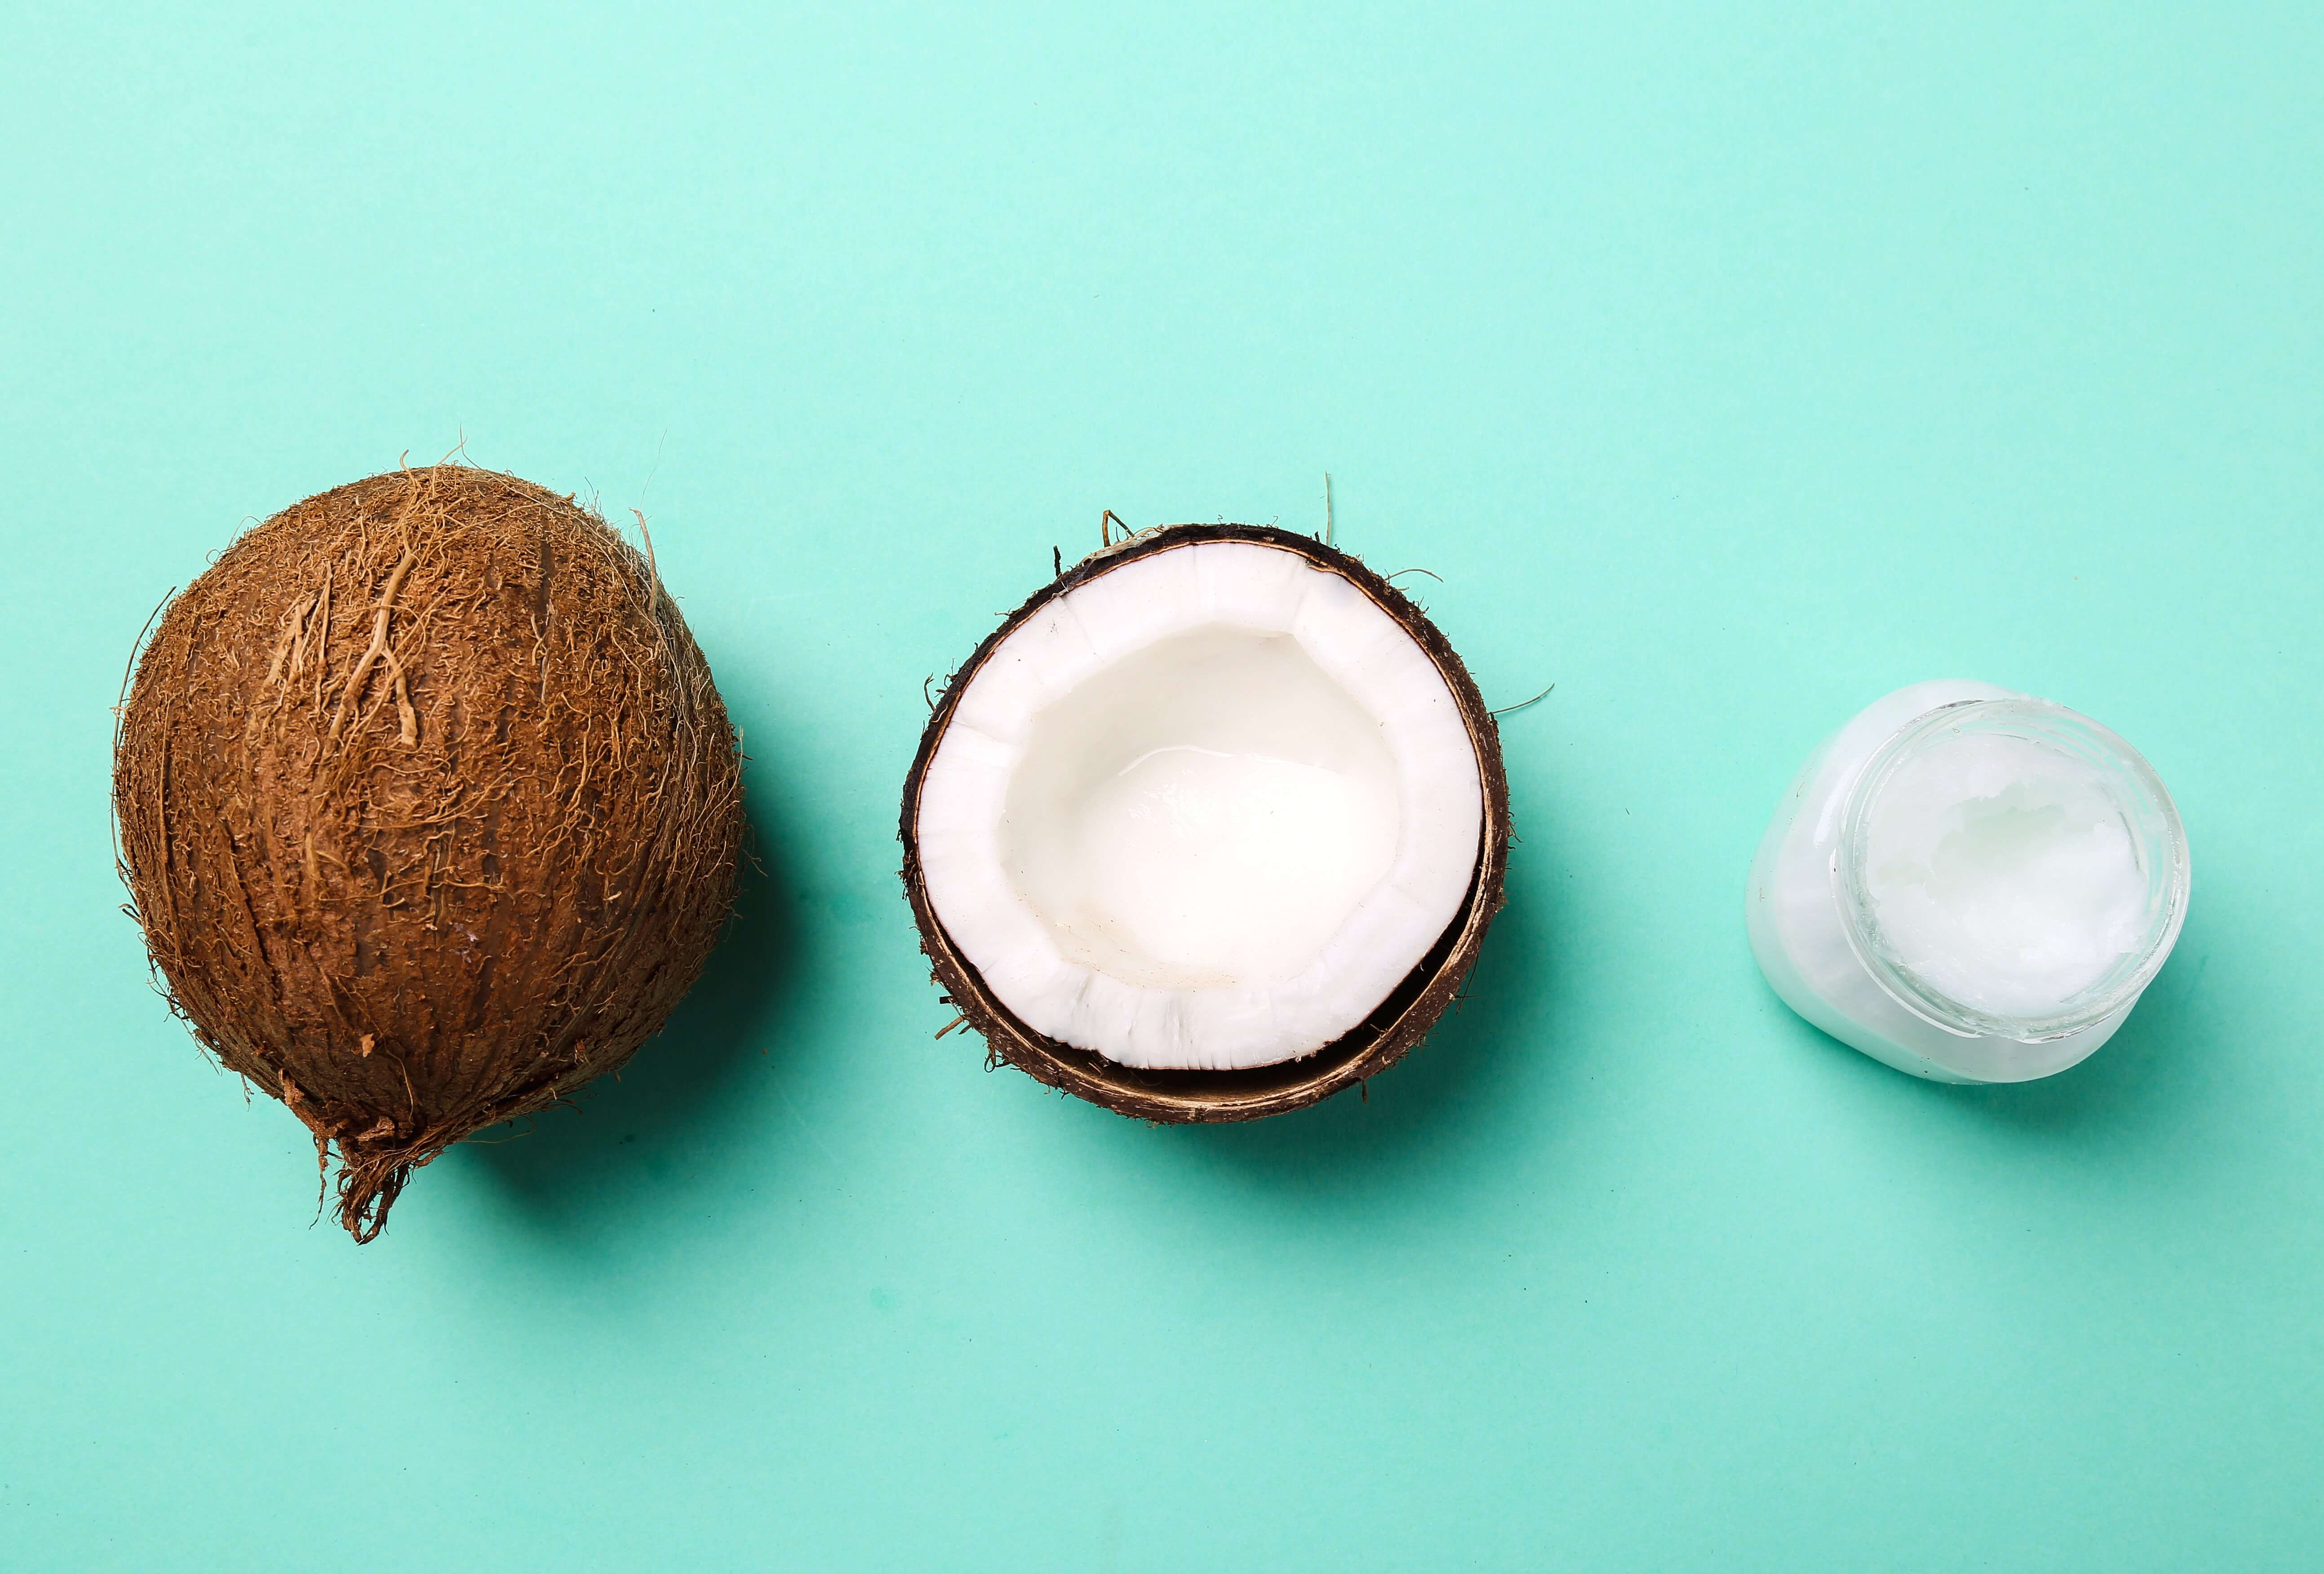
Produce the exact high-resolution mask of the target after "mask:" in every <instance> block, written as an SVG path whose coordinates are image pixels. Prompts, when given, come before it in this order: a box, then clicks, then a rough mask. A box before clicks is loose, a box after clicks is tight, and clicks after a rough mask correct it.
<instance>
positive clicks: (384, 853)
mask: <svg viewBox="0 0 2324 1574" xmlns="http://www.w3.org/2000/svg"><path fill="white" fill-rule="evenodd" d="M113 791H114V813H115V820H116V823H117V824H118V828H119V835H120V852H121V865H122V875H123V878H124V880H125V881H126V882H127V884H128V886H129V889H130V892H131V894H132V896H133V897H134V916H136V918H137V920H138V922H139V923H140V924H141V925H143V929H144V932H145V940H146V944H147V946H148V948H149V950H150V952H151V953H152V962H153V965H154V967H155V969H156V971H158V973H159V975H160V979H161V982H162V983H163V984H164V985H165V986H166V989H167V990H168V993H169V997H170V999H171V1002H172V1004H173V1005H174V1006H175V1008H176V1009H177V1010H178V1012H179V1013H180V1015H181V1016H182V1017H185V1019H186V1020H187V1021H188V1022H189V1024H190V1026H191V1027H192V1030H193V1034H194V1036H195V1037H196V1038H197V1039H198V1040H199V1041H200V1043H201V1044H202V1045H204V1046H205V1047H207V1048H208V1050H209V1052H210V1053H211V1054H214V1055H215V1056H217V1059H218V1060H219V1061H220V1062H221V1063H223V1064H225V1066H226V1068H227V1069H228V1070H230V1071H233V1072H238V1073H239V1074H240V1075H241V1076H243V1077H244V1078H245V1079H246V1080H247V1081H248V1082H250V1084H251V1085H252V1086H254V1087H255V1088H257V1089H259V1090H260V1091H263V1092H264V1093H266V1094H267V1095H269V1096H270V1097H272V1098H277V1099H280V1100H282V1102H283V1103H284V1104H286V1105H288V1106H289V1107H290V1109H291V1112H292V1113H293V1114H295V1115H297V1116H298V1117H299V1118H300V1120H302V1121H304V1122H305V1123H306V1125H307V1128H308V1129H309V1131H310V1132H312V1133H313V1135H314V1138H315V1147H316V1153H317V1156H318V1160H320V1161H321V1162H323V1163H324V1164H325V1165H326V1169H327V1165H328V1155H329V1154H330V1152H331V1151H332V1150H334V1149H335V1150H336V1151H337V1156H338V1160H339V1164H340V1171H339V1177H338V1215H339V1219H340V1221H341V1222H342V1223H343V1224H344V1225H345V1226H346V1229H348V1231H349V1232H350V1233H352V1234H353V1235H354V1236H355V1238H356V1239H357V1240H359V1241H362V1240H369V1239H371V1238H373V1237H374V1236H375V1235H377V1234H378V1232H379V1229H380V1227H381V1226H382V1225H383V1224H384V1223H385V1222H386V1220H387V1215H388V1210H389V1208H390V1207H391V1206H392V1204H393V1202H394V1201H395V1198H396V1195H397V1193H398V1192H401V1189H402V1187H403V1185H404V1183H405V1181H406V1180H407V1179H408V1178H409V1176H410V1173H411V1171H412V1170H413V1169H414V1168H416V1167H418V1166H419V1165H421V1164H426V1163H427V1162H428V1161H429V1159H431V1158H433V1157H434V1156H435V1155H437V1154H438V1153H440V1152H442V1151H443V1150H444V1149H445V1148H446V1147H447V1146H450V1145H451V1144H453V1143H455V1142H457V1141H458V1140H459V1139H460V1138H461V1137H466V1136H467V1135H468V1134H469V1133H470V1132H472V1131H475V1130H476V1129H477V1128H481V1127H485V1126H490V1125H493V1124H494V1123H496V1122H499V1121H503V1120H507V1119H509V1118H512V1117H514V1116H520V1115H523V1114H525V1113H527V1112H529V1111H532V1110H537V1109H541V1108H543V1107H545V1106H547V1105H549V1104H553V1103H555V1102H557V1101H558V1100H561V1099H563V1098H565V1097H566V1096H567V1094H569V1093H571V1092H572V1091H574V1090H575V1089H576V1088H578V1087H580V1086H581V1084H583V1083H584V1082H588V1081H589V1080H590V1079H591V1078H593V1077H595V1076H598V1075H600V1074H601V1073H603V1072H609V1071H612V1070H613V1069H614V1068H615V1067H617V1066H619V1065H621V1064H622V1063H623V1062H624V1061H626V1060H628V1059H629V1057H630V1055H631V1054H632V1052H634V1051H635V1050H636V1049H637V1047H638V1046H639V1045H641V1044H642V1043H643V1042H644V1041H645V1040H646V1039H647V1038H649V1037H650V1036H652V1035H653V1033H654V1032H655V1031H656V1030H657V1029H658V1028H659V1027H660V1026H661V1025H662V1022H663V1019H664V1018H665V1017H668V1016H669V1012H670V1009H671V1008H672V1007H674V1006H676V1005H677V1004H678V999H679V997H680V996H682V995H684V994H685V993H686V991H687V988H688V987H690V986H691V985H692V984H693V982H694V980H695V979H696V976H697V975H698V974H699V973H700V971H701V970H702V965H703V962H704V961H705V958H706V957H707V956H708V954H709V953H710V949H711V946H712V944H713V943H714V942H715V940H716V938H717V935H718V932H719V929H720V927H721V925H723V924H724V921H725V918H726V916H727V913H728V911H729V909H730V908H731V907H732V906H733V890H734V864H735V859H736V856H737V852H738V850H739V847H740V844H741V841H742V824H743V822H742V793H741V778H740V755H739V751H738V750H737V747H736V739H735V736H734V732H733V727H732V726H731V724H730V723H728V721H727V718H726V711H725V707H724V704H721V703H720V701H719V697H718V691H717V689H716V688H715V686H713V684H712V682H711V678H710V669H709V667H708V666H707V665H706V664H705V662H704V660H703V658H702V653H701V651H700V650H699V649H696V646H695V643H694V640H693V637H692V635H691V634H689V633H688V632H687V627H686V621H685V620H684V619H683V618H681V617H680V616H679V615H678V607H677V605H676V603H673V602H672V601H671V600H670V598H669V594H668V593H667V592H666V591H664V590H663V589H662V587H661V584H660V582H659V579H658V577H657V576H656V575H655V574H654V572H653V569H652V567H651V566H650V562H649V561H648V559H647V558H646V557H643V556H641V554H640V553H639V552H638V551H637V550H636V549H635V548H632V547H630V546H629V545H628V544H627V543H625V542H624V541H622V539H621V538H620V537H618V536H617V535H616V534H615V533H614V532H613V530H612V529H609V528H607V526H606V525H605V523H604V520H601V519H599V518H598V517H597V516H596V515H595V514H594V513H592V512H590V511H587V510H586V509H584V508H581V507H579V506H578V505H576V503H575V502H574V501H573V500H572V499H571V498H569V497H559V496H557V495H556V494H554V493H552V492H548V491H546V490H544V489H543V488H541V487H539V486H535V485H533V484H532V483H530V482H525V481H520V480H518V479H516V478H515V477H513V476H509V475H501V474H493V473H491V472H488V471H484V470H477V469H472V468H469V467H466V466H461V465H438V466H435V467H432V468H429V469H420V470H401V471H397V472H394V473H392V474H384V475H376V476H373V477H372V478H370V479H369V480H366V481H358V482H355V483H353V484H351V485H347V486H342V487H339V488H337V490H335V491H331V492H324V493H322V494H321V495H319V496H317V497H311V498H309V499H308V500H307V501H305V502H300V503H298V504H295V505H294V506H292V507H291V508H289V509H286V510H284V511H282V512H281V513H279V514H277V515H275V516H274V517H273V518H272V519H270V520H266V521H265V522H264V523H263V524H261V525H258V526H256V527H255V528H254V529H251V530H249V531H248V532H247V533H245V534H244V536H243V537H242V538H240V539H239V540H237V541H235V544H234V545H233V546H232V547H231V548H227V550H226V552H225V553H224V555H222V556H221V557H219V558H218V559H217V562H216V564H215V565H213V566H211V567H210V568H209V569H208V571H207V572H205V573H203V574H202V575H200V576H199V577H198V578H197V579H196V580H195V581H194V582H193V584H191V585H189V586H188V587H187V590H186V592H185V594H182V595H180V596H179V597H178V598H177V599H176V600H175V601H173V602H171V603H170V605H169V609H168V611H167V612H166V613H165V614H164V615H163V616H162V618H161V626H160V628H159V629H158V630H156V631H154V634H153V638H152V641H151V643H150V644H148V645H147V646H146V648H145V649H144V651H143V655H142V657H140V658H139V659H138V661H137V664H136V671H135V677H134V680H133V682H132V684H131V686H130V689H129V692H128V695H127V699H126V703H125V704H124V706H123V708H122V712H121V719H120V731H119V734H118V738H117V741H116V744H115V758H114V788H113Z"/></svg>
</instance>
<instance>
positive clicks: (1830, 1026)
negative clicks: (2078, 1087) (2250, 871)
mask: <svg viewBox="0 0 2324 1574" xmlns="http://www.w3.org/2000/svg"><path fill="white" fill-rule="evenodd" d="M2187 891H2188V863H2187V840H2186V833H2185V831H2184V829H2183V828H2182V827H2181V824H2180V821H2179V814H2178V811H2177V809H2176V808H2175V807H2173V806H2172V802H2171V796H2170V794H2169V793H2168V792H2167V791H2165V790H2164V788H2163V782H2162V780H2161V778H2158V777H2157V776H2156V775H2155V773H2154V770H2153V768H2152V767H2151V766H2149V765H2148V764H2147V762H2146V761H2145V760H2144V759H2143V758H2141V757H2140V755H2139V753H2138V751H2137V750H2135V749H2133V748H2132V747H2131V746H2130V745H2129V744H2128V743H2126V742H2125V741H2123V740H2122V739H2121V738H2119V737H2117V736H2116V735H2115V734H2114V733H2113V732H2108V731H2107V729H2106V728H2104V727H2102V726H2100V725H2098V723H2096V722H2093V721H2091V720H2090V719H2089V717H2087V716H2083V715H2080V714H2078V713H2075V712H2073V711H2070V710H2068V709H2066V708H2065V707H2064V706H2062V705H2057V704H2051V703H2050V702H2049V701H2047V700H2040V699H2035V698H2033V696H2031V695H2022V694H2016V693H2014V692H2012V691H2010V690H2008V689H2005V688H1998V687H1996V686H1993V685H1991V684H1983V683H1969V682H1939V683H1924V684H1916V685H1914V686H1912V687H1909V688H1904V689H1900V690H1898V691H1897V692H1896V693H1895V694H1892V695H1888V696H1886V698H1885V699H1881V700H1878V701H1877V702H1875V703H1874V704H1871V705H1870V706H1868V707H1867V708H1866V709H1865V710H1864V711H1863V712H1861V713H1859V714H1858V715H1857V716H1856V718H1855V719H1854V720H1852V721H1850V722H1849V723H1848V724H1847V725H1846V726H1844V727H1842V728H1841V729H1840V731H1839V732H1836V733H1834V734H1833V735H1832V736H1831V738H1830V739H1829V740H1827V741H1825V742H1824V744H1823V745H1822V747H1821V748H1820V749H1818V750H1816V752H1815V753H1814V754H1813V755H1812V756H1810V758H1809V759H1808V762H1807V764H1806V765H1805V766H1803V768H1802V769H1801V771H1800V774H1799V777H1798V778H1797V779H1796V780H1794V783H1793V784H1792V787H1791V790H1790V791H1789V792H1788V793H1786V794H1785V795H1784V799H1783V801H1782V802H1781V803H1780V804H1778V805H1776V810H1775V819H1774V821H1773V822H1772V823H1771V824H1769V825H1768V827H1767V833H1766V837H1765V838H1764V839H1763V840H1762V841H1761V842H1760V845H1759V852H1758V857H1757V860H1756V861H1754V862H1753V865H1752V869H1751V884H1750V890H1749V893H1748V902H1747V923H1748V929H1749V933H1750V936H1751V949H1752V952H1753V954H1754V955H1756V956H1757V959H1758V962H1759V969H1760V971H1762V972H1763V973H1765V974H1766V978H1767V981H1768V983H1769V984H1771V985H1772V986H1773V987H1774V988H1775V992H1776V993H1777V994H1778V995H1780V996H1782V997H1783V999H1784V1002H1785V1003H1786V1004H1787V1005H1789V1006H1790V1007H1791V1008H1793V1009H1794V1010H1795V1011H1797V1012H1798V1013H1799V1014H1800V1015H1801V1016H1803V1017H1806V1018H1807V1019H1808V1020H1809V1021H1810V1022H1812V1023H1813V1024H1815V1026H1818V1027H1821V1029H1823V1030H1824V1031H1825V1032H1826V1033H1829V1034H1831V1036H1833V1037H1835V1038H1838V1039H1840V1040H1841V1041H1842V1042H1844V1043H1847V1044H1849V1045H1854V1046H1855V1047H1856V1048H1858V1049H1860V1050H1862V1051H1863V1052H1864V1053H1865V1054H1868V1055H1871V1056H1872V1057H1873V1058H1875V1059H1876V1060H1881V1061H1885V1062H1886V1063H1888V1064H1890V1065H1893V1066H1895V1067H1897V1068H1898V1069H1900V1070H1903V1071H1906V1072H1912V1073H1913V1074H1914V1075H1916V1076H1922V1077H1927V1078H1930V1079H1932V1080H1933V1081H1938V1082H2025V1081H2030V1080H2032V1079H2033V1078H2036V1077H2045V1076H2049V1075H2051V1074H2052V1073H2054V1072H2061V1071H2063V1070H2065V1069H2066V1068H2067V1067H2069V1066H2070V1065H2073V1064H2075V1063H2077V1062H2079V1061H2080V1060H2082V1059H2084V1058H2086V1057H2087V1056H2089V1054H2091V1053H2092V1052H2094V1051H2095V1050H2097V1049H2098V1046H2099V1045H2103V1044H2104V1043H2105V1042H2106V1041H2107V1038H2109V1037H2110V1036H2113V1034H2114V1032H2115V1030H2116V1028H2117V1027H2119V1026H2121V1025H2122V1022H2123V1020H2124V1018H2125V1017H2127V1016H2128V1015H2129V1013H2130V1009H2131V1008H2132V1007H2133V1006H2134V1005H2135V1004H2136V1003H2137V1001H2138V997H2139V995H2140V993H2141V992H2142V991H2143V990H2144V989H2145V988H2146V986H2147V984H2148V983H2149V982H2150V981H2152V980H2153V977H2154V975H2155V973H2156V972H2157V971H2159V970H2160V969H2161V968H2162V966H2163V961H2164V959H2165V958H2166V957H2168V956H2169V955H2170V953H2171V947H2172V943H2173V942H2174V941H2176V940H2177V938H2178V936H2179V929H2180V925H2181V924H2182V923H2183V922H2184V921H2185V918H2186V913H2187Z"/></svg>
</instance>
